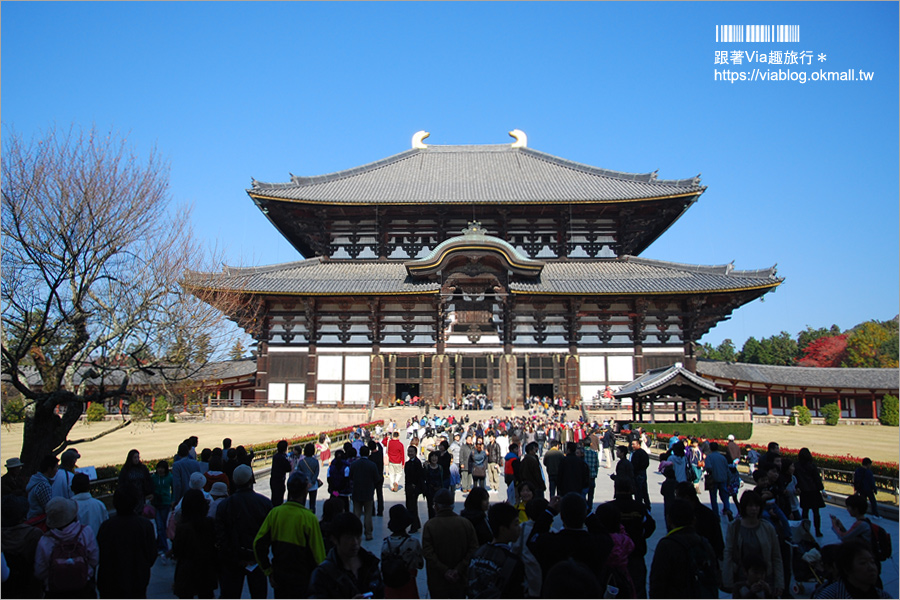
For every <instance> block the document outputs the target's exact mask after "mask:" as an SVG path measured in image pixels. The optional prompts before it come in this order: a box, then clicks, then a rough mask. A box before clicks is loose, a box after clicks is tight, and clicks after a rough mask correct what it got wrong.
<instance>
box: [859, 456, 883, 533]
mask: <svg viewBox="0 0 900 600" xmlns="http://www.w3.org/2000/svg"><path fill="white" fill-rule="evenodd" d="M876 490H877V488H876V487H875V474H874V473H872V459H871V458H869V457H868V456H867V457H866V458H864V459H862V464H861V465H860V466H859V467H857V468H856V471H855V472H854V473H853V491H855V492H856V493H857V494H859V495H860V496H862V497H863V498H865V499H866V500H868V501H869V513H870V514H871V515H872V516H873V517H875V518H876V519H877V518H880V517H881V515H880V514H878V502H877V501H876V500H875V492H876Z"/></svg>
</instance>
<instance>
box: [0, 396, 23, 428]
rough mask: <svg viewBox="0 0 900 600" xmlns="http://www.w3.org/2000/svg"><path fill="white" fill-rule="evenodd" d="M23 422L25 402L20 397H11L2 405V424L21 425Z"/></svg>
mask: <svg viewBox="0 0 900 600" xmlns="http://www.w3.org/2000/svg"><path fill="white" fill-rule="evenodd" d="M24 420H25V401H24V400H23V399H22V396H18V395H17V396H13V397H11V398H9V399H8V400H6V401H5V402H4V403H3V422H4V423H21V422H22V421H24Z"/></svg>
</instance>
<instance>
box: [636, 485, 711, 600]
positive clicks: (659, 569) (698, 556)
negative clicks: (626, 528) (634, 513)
mask: <svg viewBox="0 0 900 600" xmlns="http://www.w3.org/2000/svg"><path fill="white" fill-rule="evenodd" d="M669 521H670V523H671V524H672V525H673V528H672V530H671V531H669V533H668V534H667V535H666V536H665V537H664V538H663V539H661V540H660V541H659V543H657V545H656V551H655V552H654V553H653V562H652V563H651V565H650V590H649V591H650V595H649V597H650V598H718V597H719V589H718V588H719V580H720V573H719V561H718V560H716V555H715V552H714V551H713V549H712V547H711V546H710V545H709V542H707V541H706V540H705V539H703V538H702V537H700V536H699V535H698V534H697V532H696V531H694V527H693V521H694V509H693V508H692V507H691V505H690V503H688V501H687V500H682V499H680V498H676V499H674V500H673V501H672V506H671V509H670V511H669Z"/></svg>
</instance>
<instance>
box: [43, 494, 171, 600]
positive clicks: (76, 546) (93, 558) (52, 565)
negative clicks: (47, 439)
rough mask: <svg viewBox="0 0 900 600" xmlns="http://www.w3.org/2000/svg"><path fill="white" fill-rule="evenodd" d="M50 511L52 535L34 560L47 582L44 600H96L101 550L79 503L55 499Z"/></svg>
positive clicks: (50, 533)
mask: <svg viewBox="0 0 900 600" xmlns="http://www.w3.org/2000/svg"><path fill="white" fill-rule="evenodd" d="M46 510H47V527H48V528H49V531H47V533H46V534H45V535H44V537H42V538H41V541H40V542H38V546H37V552H36V553H35V557H34V574H35V577H37V578H38V579H39V580H41V581H42V582H43V585H44V589H45V591H46V593H45V595H44V597H45V598H96V597H97V592H96V581H95V579H94V576H95V573H96V569H97V565H98V564H99V563H100V550H99V548H98V546H97V540H96V536H95V535H94V532H93V531H91V528H90V527H88V526H87V525H82V524H81V523H79V522H78V503H77V502H75V501H74V500H70V499H68V498H60V497H57V498H51V499H50V501H49V502H47V506H46ZM154 555H155V554H154Z"/></svg>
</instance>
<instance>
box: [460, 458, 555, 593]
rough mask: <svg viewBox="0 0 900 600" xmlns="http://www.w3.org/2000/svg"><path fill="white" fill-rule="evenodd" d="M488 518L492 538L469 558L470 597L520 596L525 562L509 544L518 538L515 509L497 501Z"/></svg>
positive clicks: (523, 588) (522, 590)
mask: <svg viewBox="0 0 900 600" xmlns="http://www.w3.org/2000/svg"><path fill="white" fill-rule="evenodd" d="M530 444H535V445H537V442H529V443H528V444H527V445H530ZM535 453H537V448H535ZM488 521H489V522H490V526H491V531H493V532H494V535H493V540H492V542H490V543H487V544H483V545H482V546H480V547H479V548H478V549H477V550H476V551H475V554H473V555H472V559H471V561H469V566H468V569H467V578H468V582H467V586H466V587H467V590H468V595H469V598H494V597H499V598H523V597H524V596H525V566H524V563H523V562H522V558H521V557H520V556H519V555H517V554H515V553H513V551H512V549H511V547H510V544H512V542H515V541H517V540H518V539H519V533H520V530H521V528H520V526H519V515H518V511H517V510H516V509H515V508H514V507H512V506H510V505H509V504H506V503H502V502H498V503H497V504H494V505H493V506H492V507H491V508H490V510H489V511H488Z"/></svg>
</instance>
